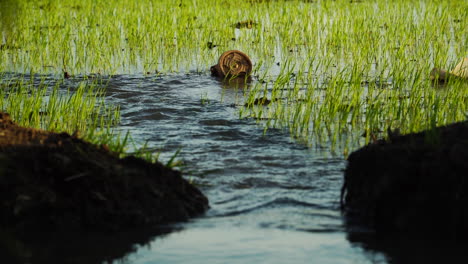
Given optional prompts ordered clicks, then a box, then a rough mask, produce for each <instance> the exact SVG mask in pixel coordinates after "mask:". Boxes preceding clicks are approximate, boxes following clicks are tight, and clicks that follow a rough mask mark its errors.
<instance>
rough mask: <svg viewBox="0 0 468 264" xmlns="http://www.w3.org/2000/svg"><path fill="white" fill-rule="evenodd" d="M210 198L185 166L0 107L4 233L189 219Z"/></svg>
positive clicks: (102, 228) (0, 193) (123, 226)
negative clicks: (98, 142)
mask: <svg viewBox="0 0 468 264" xmlns="http://www.w3.org/2000/svg"><path fill="white" fill-rule="evenodd" d="M207 208H208V200H207V198H206V197H205V196H204V195H203V194H202V193H201V192H200V191H199V190H198V189H197V188H196V187H195V186H193V185H192V184H190V183H189V182H187V181H186V180H185V179H183V177H182V175H181V173H180V172H179V171H176V170H173V169H171V168H168V167H165V166H164V165H162V164H160V163H149V162H147V161H145V160H143V159H139V158H136V157H133V156H129V157H125V158H119V157H118V155H117V154H116V153H112V152H111V151H109V150H108V148H107V147H106V146H104V145H103V146H95V145H92V144H90V143H88V142H85V141H83V140H82V139H80V138H79V137H77V136H76V135H69V134H67V133H52V132H48V131H43V130H36V129H30V128H24V127H20V126H18V125H16V124H15V123H14V122H12V121H11V119H10V117H9V115H8V114H5V113H0V231H1V230H3V231H5V232H9V233H14V234H27V233H30V232H34V231H37V230H40V231H48V230H50V231H63V230H66V231H70V230H97V231H105V232H113V231H122V230H125V229H128V228H134V227H144V226H155V225H162V224H167V223H172V222H176V221H185V220H187V219H189V218H190V217H194V216H196V215H199V214H201V213H203V212H204V211H205V210H206V209H207Z"/></svg>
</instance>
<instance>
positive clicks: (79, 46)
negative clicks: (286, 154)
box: [0, 0, 468, 152]
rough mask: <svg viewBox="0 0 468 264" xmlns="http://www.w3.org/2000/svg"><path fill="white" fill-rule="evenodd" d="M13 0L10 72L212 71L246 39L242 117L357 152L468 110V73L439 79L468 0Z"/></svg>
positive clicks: (3, 52) (452, 57)
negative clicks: (248, 80)
mask: <svg viewBox="0 0 468 264" xmlns="http://www.w3.org/2000/svg"><path fill="white" fill-rule="evenodd" d="M2 3H3V5H4V6H3V7H2V8H1V9H0V10H9V9H10V10H13V9H14V10H15V16H11V15H8V16H6V15H5V14H6V13H7V12H6V11H3V12H2V11H0V12H2V14H1V16H0V23H1V25H2V27H1V28H2V33H1V39H0V41H1V42H0V45H1V48H0V72H29V71H32V72H40V73H42V74H56V75H58V74H62V72H63V71H66V72H69V73H70V74H90V73H100V74H103V75H112V74H117V73H147V72H149V73H156V72H158V73H170V72H202V73H206V74H208V72H209V67H210V66H211V65H213V64H214V63H215V62H216V61H217V59H218V57H219V55H221V53H222V52H224V51H225V50H228V49H239V50H242V51H244V52H245V53H247V54H249V55H250V57H251V59H252V61H253V62H254V72H253V75H254V82H253V84H252V85H251V86H250V88H249V89H246V90H245V91H244V94H245V101H246V103H245V107H242V108H241V109H240V113H239V115H240V117H241V118H246V117H249V118H250V117H252V118H255V119H257V120H261V121H260V122H261V123H262V124H263V125H264V126H265V128H266V129H267V128H269V127H282V128H285V129H288V130H289V131H290V133H291V134H292V135H293V136H294V137H295V138H297V139H299V140H301V141H304V142H305V143H307V144H310V145H314V144H315V145H320V144H330V143H331V144H332V145H337V146H341V147H343V148H342V150H343V152H347V149H348V148H354V147H356V146H359V145H362V144H364V143H366V142H370V141H372V140H375V139H376V138H379V137H382V136H385V134H386V133H387V130H389V129H390V130H391V131H393V130H396V129H398V130H399V131H400V132H401V133H408V132H414V131H420V130H423V129H426V128H430V127H433V126H435V125H443V124H447V123H451V122H455V121H460V120H465V119H466V116H465V115H466V112H467V109H468V102H467V98H468V92H467V90H468V89H467V84H466V82H464V81H462V80H452V81H450V83H449V84H447V85H446V87H445V88H443V89H438V88H437V89H435V88H434V87H433V85H432V83H431V82H430V81H429V78H428V77H429V76H428V75H429V72H430V70H431V69H432V67H435V66H436V67H441V68H446V69H451V68H453V67H454V66H455V65H456V64H457V63H458V61H460V60H461V58H462V57H466V56H468V53H467V52H468V48H467V47H468V28H467V27H466V26H465V25H466V24H467V23H468V11H467V10H468V2H466V1H463V0H455V1H435V0H423V1H419V0H418V1H416V0H408V1H407V0H396V1H392V2H391V3H389V2H387V1H384V0H368V1H345V0H337V1H320V0H318V1H240V2H239V1H229V0H225V1H215V2H208V1H199V0H181V1H177V2H174V1H168V0H166V1H165V0H163V1H150V0H142V1H130V2H123V1H117V0H111V1H91V0H84V1H72V0H62V1H59V0H47V1H33V2H32V1H3V2H2ZM12 6H13V9H12ZM7 7H8V8H9V9H8V8H7ZM10 13H11V12H10ZM10 13H8V14H10ZM82 97H83V95H81V96H76V97H75V98H82ZM261 97H264V98H268V100H269V101H270V102H271V103H269V104H267V105H266V104H263V105H262V104H256V103H255V102H256V101H255V100H257V99H258V98H261ZM201 101H202V103H203V102H204V100H203V97H202V98H201ZM34 103H35V102H34V101H32V102H29V103H28V104H30V105H31V107H33V106H34ZM36 103H37V102H36ZM74 103H76V104H77V102H74ZM49 111H52V110H49ZM23 114H25V113H23ZM26 114H27V113H26ZM62 114H63V115H64V117H65V119H64V120H66V119H68V118H75V119H79V118H82V117H83V116H80V115H81V114H80V113H76V114H74V116H67V114H69V113H62ZM37 120H38V118H37V117H34V118H33V119H32V120H31V121H30V122H38V121H37ZM65 123H66V122H65ZM50 125H51V126H53V122H52V123H50ZM75 125H76V126H80V124H75ZM361 135H363V136H364V137H361Z"/></svg>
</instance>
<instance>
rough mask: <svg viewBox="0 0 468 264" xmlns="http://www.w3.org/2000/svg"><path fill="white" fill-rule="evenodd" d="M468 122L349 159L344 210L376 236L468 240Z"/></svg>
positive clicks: (397, 139)
mask: <svg viewBox="0 0 468 264" xmlns="http://www.w3.org/2000/svg"><path fill="white" fill-rule="evenodd" d="M467 161H468V121H467V122H461V123H455V124H451V125H448V126H444V127H439V128H434V129H431V130H428V131H424V132H421V133H414V134H408V135H396V136H392V137H390V139H388V140H380V141H378V142H376V143H373V144H370V145H367V146H365V147H363V148H361V149H359V150H357V151H356V152H354V153H352V154H351V155H350V156H349V158H348V165H347V168H346V171H345V176H344V185H343V188H342V208H343V210H344V212H345V216H346V219H347V221H348V224H349V226H355V225H360V226H362V225H364V226H367V227H371V228H372V229H374V230H375V231H376V233H377V234H382V235H386V234H392V233H393V234H415V235H418V236H419V235H422V236H430V237H443V238H449V239H456V240H458V239H464V240H466V238H467V237H468V236H467V235H468V173H467V172H468V162H467Z"/></svg>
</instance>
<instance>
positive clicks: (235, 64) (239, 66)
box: [210, 50, 252, 78]
mask: <svg viewBox="0 0 468 264" xmlns="http://www.w3.org/2000/svg"><path fill="white" fill-rule="evenodd" d="M210 70H211V74H213V75H215V76H218V77H221V78H235V77H245V76H248V75H250V73H251V72H252V62H251V61H250V58H249V56H247V55H246V54H245V53H243V52H241V51H238V50H229V51H226V52H224V53H223V54H221V56H220V57H219V60H218V64H216V65H214V66H211V69H210Z"/></svg>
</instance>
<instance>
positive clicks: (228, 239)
mask: <svg viewBox="0 0 468 264" xmlns="http://www.w3.org/2000/svg"><path fill="white" fill-rule="evenodd" d="M17 77H18V76H15V75H14V74H13V75H9V74H6V75H5V79H9V78H11V79H12V80H13V79H15V78H17ZM23 77H24V78H25V80H31V76H28V75H25V76H23ZM39 77H40V78H38V77H35V78H34V80H35V81H34V82H32V83H36V82H38V83H39V82H40V83H49V85H50V87H53V86H56V85H59V86H60V87H61V91H65V90H67V88H70V87H76V85H77V84H78V83H82V82H83V78H81V77H74V78H71V79H66V80H63V81H62V80H61V79H60V78H59V79H57V78H56V76H50V75H49V76H39ZM89 82H93V83H102V87H103V88H104V89H105V93H104V99H105V101H106V103H107V104H110V105H117V106H119V107H120V114H121V120H120V124H119V125H118V127H117V129H118V130H120V131H121V132H122V133H123V134H125V133H126V132H127V131H130V134H131V137H132V142H133V143H134V146H135V147H137V148H138V147H139V146H142V145H143V144H146V146H147V148H148V149H149V150H151V151H152V152H155V153H159V160H160V161H162V162H163V163H164V162H167V161H169V160H171V159H172V158H173V156H174V155H175V154H176V153H177V156H176V161H177V162H179V165H180V166H179V167H178V169H180V170H182V171H183V174H184V176H185V178H186V179H188V180H189V181H191V182H193V183H194V184H196V185H197V186H198V187H199V188H200V189H201V190H202V191H203V192H204V193H205V195H206V196H207V197H208V198H209V200H210V209H209V210H208V211H207V212H206V214H204V215H203V216H201V217H198V218H195V219H192V220H191V221H189V222H186V223H179V224H174V225H170V226H164V227H155V228H145V229H141V230H130V231H122V232H118V233H117V234H93V233H80V234H76V233H72V234H37V236H35V238H32V239H31V238H28V239H27V240H26V242H25V245H27V247H26V248H27V249H21V250H20V251H23V252H22V253H20V254H23V255H24V254H26V255H27V254H29V253H28V252H32V255H34V258H33V259H34V260H35V261H34V263H51V262H54V261H55V262H57V263H59V262H60V263H254V262H256V263H422V262H424V263H441V262H446V261H449V262H460V261H466V260H467V259H468V254H466V253H465V245H459V244H453V243H447V242H446V241H421V240H408V239H401V238H400V239H398V238H395V239H385V240H384V239H379V238H376V237H374V236H373V235H372V233H371V232H369V231H368V230H362V229H357V228H350V227H349V226H347V225H346V224H345V222H344V220H343V218H342V215H341V212H340V208H339V206H340V203H339V199H340V189H341V186H342V181H343V174H344V169H345V167H346V159H345V157H344V156H343V155H342V154H336V153H340V151H336V149H334V150H332V147H331V144H327V142H320V144H317V146H318V147H314V146H312V147H310V146H305V145H303V144H301V143H300V142H298V141H297V140H295V139H293V138H291V136H290V133H289V132H288V130H287V129H272V128H269V129H268V130H265V129H264V124H263V123H262V122H263V121H258V120H256V119H254V118H245V117H244V118H239V110H240V108H241V107H243V106H244V101H243V100H244V99H243V98H244V97H243V93H244V90H245V89H249V87H248V86H247V87H238V85H235V84H231V85H227V84H226V83H223V82H221V81H220V80H218V79H216V78H214V77H211V76H208V75H206V74H197V73H190V74H176V75H160V76H155V75H117V76H112V77H110V78H103V79H94V80H92V79H90V80H89ZM35 85H37V84H35ZM73 89H74V88H71V90H73ZM264 107H268V106H264ZM128 151H130V152H131V151H133V150H132V149H129V150H128ZM332 153H335V154H332ZM7 260H8V258H7Z"/></svg>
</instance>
